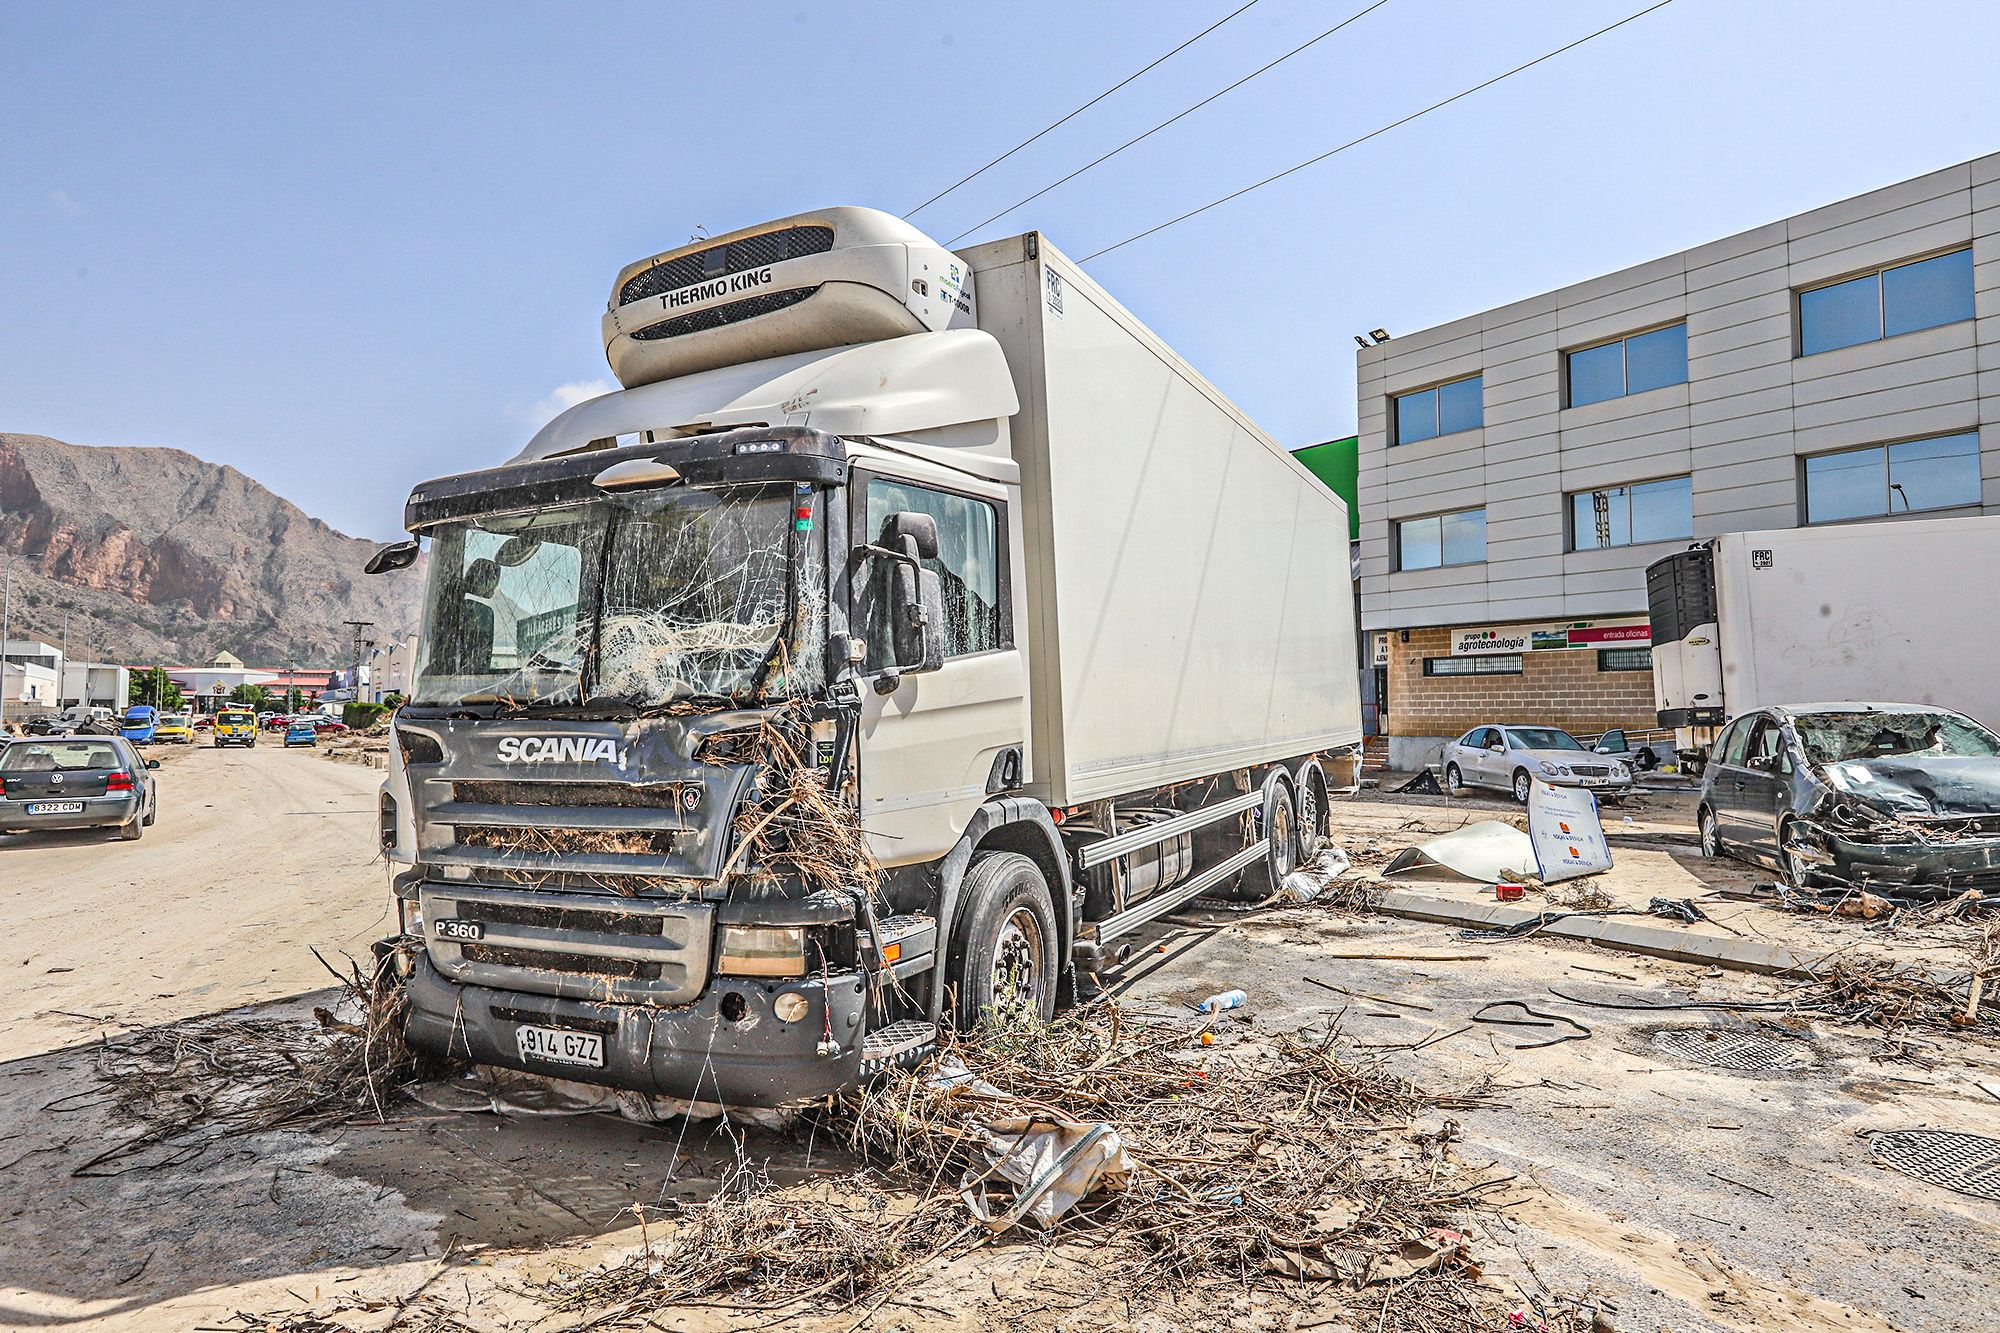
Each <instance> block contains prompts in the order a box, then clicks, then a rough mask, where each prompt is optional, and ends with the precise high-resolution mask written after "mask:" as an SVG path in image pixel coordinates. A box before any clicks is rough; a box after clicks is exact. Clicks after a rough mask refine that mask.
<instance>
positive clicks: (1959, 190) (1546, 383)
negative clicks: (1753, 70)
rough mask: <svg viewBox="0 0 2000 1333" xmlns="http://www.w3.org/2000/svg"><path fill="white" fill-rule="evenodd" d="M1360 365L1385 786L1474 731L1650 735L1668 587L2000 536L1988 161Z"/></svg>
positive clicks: (1999, 329)
mask: <svg viewBox="0 0 2000 1333" xmlns="http://www.w3.org/2000/svg"><path fill="white" fill-rule="evenodd" d="M1358 359H1359V394H1360V402H1359V421H1360V444H1359V455H1360V457H1359V472H1360V475H1359V490H1360V513H1361V557H1360V573H1361V624H1362V629H1363V631H1364V641H1365V643H1366V645H1367V650H1368V652H1369V654H1370V655H1371V657H1372V660H1373V663H1374V670H1375V673H1376V678H1377V687H1378V691H1379V693H1380V696H1381V699H1382V706H1383V714H1384V725H1383V730H1384V731H1385V732H1386V733H1387V735H1388V736H1389V743H1390V756H1389V758H1390V762H1391V765H1392V766H1394V767H1398V768H1410V767H1415V766H1418V765H1419V764H1422V763H1425V762H1429V761H1432V760H1434V759H1435V758H1436V755H1437V752H1438V749H1439V747H1440V746H1441V745H1442V743H1443V741H1445V740H1446V739H1450V738H1453V737H1456V736H1458V735H1461V734H1462V733H1463V732H1465V731H1466V730H1467V729H1469V728H1471V727H1473V726H1475V725H1478V724H1480V723H1482V722H1494V721H1520V722H1528V721H1537V722H1549V723H1554V724H1556V725H1558V726H1562V727H1565V728H1567V729H1568V730H1570V731H1572V732H1573V733H1575V734H1576V735H1578V736H1579V737H1587V736H1589V735H1592V734H1595V733H1597V732H1600V731H1603V730H1606V729H1608V728H1612V727H1626V728H1644V727H1650V726H1652V725H1654V722H1655V718H1654V713H1653V695H1652V673H1651V653H1650V650H1649V645H1650V643H1651V639H1650V634H1649V630H1648V627H1647V619H1646V596H1645V578H1644V571H1645V568H1646V566H1647V565H1648V564H1650V563H1651V562H1652V561H1654V560H1657V559H1659V558H1660V557H1661V556H1663V555H1666V554H1668V553H1670V552H1672V551H1674V550H1677V549H1679V548H1681V547H1683V546H1685V545H1686V544H1687V543H1688V542H1689V541H1691V540H1693V541H1699V540H1704V539H1707V538H1709V537H1713V536H1715V535H1717V534H1719V533H1723V532H1730V531H1742V530H1747V529H1758V528H1777V527H1791V526H1796V525H1800V524H1817V523H1855V522H1893V521H1896V520H1898V519H1901V518H1903V517H1904V516H1906V515H1922V516H1925V517H1932V518H1935V517H1940V516H1949V515H1959V514H1980V513H2000V154H1995V155H1993V156H1989V157H1984V158H1980V159H1978V160H1977V161H1974V162H1970V163H1965V164H1962V165H1960V166H1956V167H1951V168H1948V169H1946V170H1944V171H1938V172H1933V173H1931V174H1929V175H1926V176H1920V177H1918V178H1916V179H1915V180H1910V181H1905V182H1903V183H1902V184H1900V185H1893V186H1890V187H1888V188H1886V189H1882V190H1876V191H1873V192H1871V193H1869V194H1864V195H1860V196H1858V197H1856V198H1853V199H1848V200H1844V201H1842V202H1840V203H1837V204H1832V205H1829V206H1827V207H1825V208H1820V209H1815V210H1813V211H1812V212H1809V213H1802V214H1800V215H1799V216H1797V217H1793V218H1787V219H1785V220H1783V221H1780V222H1773V223H1771V224H1769V225H1768V226H1764V227H1759V228H1756V229H1755V230H1752V231H1747V232H1744V233H1742V234H1740V235H1737V236H1731V237H1728V238H1727V239H1724V240H1720V241H1715V242H1713V243H1711V244H1708V245H1702V246H1697V247H1695V248H1694V249H1692V250H1686V251H1683V252H1681V253H1679V254H1673V255H1668V256H1666V257H1664V258H1662V259H1656V260H1654V261H1652V262H1650V263H1646V264H1640V265H1637V266H1636V267H1633V268H1629V269H1625V270H1623V271H1621V272H1617V273H1612V274H1608V275H1606V276H1604V277H1601V278H1594V279H1592V280H1591V281H1589V282H1582V283H1578V284H1576V285H1574V286H1571V287H1565V288H1563V289H1562V290H1560V291H1554V292H1547V293H1544V294H1542V295H1540V296H1533V297H1529V298H1528V299H1526V300H1523V301H1517V302H1515V303H1513V304H1511V305H1507V306H1502V307H1501V308H1499V309H1497V310H1489V311H1486V312H1484V313H1482V314H1476V315H1470V316H1467V317H1466V318H1464V319H1460V320H1455V321H1453V322H1452V323H1449V324H1444V325H1441V326H1439V327H1437V328H1433V329H1427V330H1424V331H1423V332H1421V333H1417V334H1412V335H1406V336H1397V337H1394V338H1392V339H1389V340H1386V341H1382V342H1379V343H1376V344H1374V345H1372V346H1367V347H1364V348H1363V349H1362V350H1361V352H1360V353H1359V354H1358ZM1982 376H1983V378H1984V384H1983V388H1984V393H1985V395H1986V396H1985V397H1984V398H1982V397H1981V391H1982Z"/></svg>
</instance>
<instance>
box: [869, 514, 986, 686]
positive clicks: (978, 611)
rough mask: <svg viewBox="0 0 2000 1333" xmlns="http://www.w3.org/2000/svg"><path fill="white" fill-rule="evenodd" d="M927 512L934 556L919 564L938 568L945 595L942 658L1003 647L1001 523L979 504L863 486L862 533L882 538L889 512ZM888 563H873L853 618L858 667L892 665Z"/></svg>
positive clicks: (880, 561) (870, 539) (874, 537)
mask: <svg viewBox="0 0 2000 1333" xmlns="http://www.w3.org/2000/svg"><path fill="white" fill-rule="evenodd" d="M900 513H919V514H929V515H930V516H931V517H932V518H935V519H936V520H937V527H938V553H937V559H935V560H926V561H925V562H924V567H925V568H926V569H931V570H935V571H937V575H938V580H939V582H940V583H941V584H942V585H943V592H944V655H945V656H946V657H948V658H949V657H966V656H969V655H970V654H973V653H984V652H990V651H992V650H993V649H995V648H1002V647H1005V646H1006V645H1005V644H1004V643H1002V641H1001V634H1000V554H999V552H1000V518H999V511H998V510H997V509H996V508H995V507H994V506H993V505H991V504H988V503H987V502H986V501H984V500H974V499H972V498H970V497H969V496H964V495H952V494H950V493H949V492H946V491H934V490H931V489H930V488H929V487H926V486H916V485H912V484H911V483H909V482H905V481H888V480H884V479H882V478H879V477H878V478H875V479H874V480H871V481H870V482H869V483H868V499H867V512H866V515H865V521H864V528H863V531H864V534H865V536H866V539H867V540H868V541H871V542H879V541H880V540H881V539H882V526H883V524H884V523H886V522H887V521H888V519H889V516H890V515H891V514H900ZM890 569H891V565H890V562H889V561H886V560H882V559H879V558H878V559H875V560H871V561H870V562H869V565H868V578H867V582H866V584H865V586H864V587H863V589H862V594H861V595H862V605H861V608H860V614H859V616H858V617H857V621H858V623H859V624H860V625H861V628H862V636H863V638H864V639H865V640H866V641H867V644H868V659H867V662H866V663H865V665H864V668H863V669H864V670H867V671H880V670H882V669H883V668H885V667H889V666H893V665H895V649H894V646H893V644H894V640H893V636H892V635H891V633H890V624H889V597H888V591H889V588H890V582H889V575H890Z"/></svg>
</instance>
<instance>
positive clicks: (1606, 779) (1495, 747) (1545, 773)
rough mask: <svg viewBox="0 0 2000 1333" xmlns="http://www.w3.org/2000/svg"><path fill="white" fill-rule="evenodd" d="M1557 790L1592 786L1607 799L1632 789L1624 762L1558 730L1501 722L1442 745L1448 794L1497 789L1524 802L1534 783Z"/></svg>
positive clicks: (1630, 771) (1630, 777) (1628, 772)
mask: <svg viewBox="0 0 2000 1333" xmlns="http://www.w3.org/2000/svg"><path fill="white" fill-rule="evenodd" d="M1535 778H1540V779H1541V780H1542V781H1543V782H1546V783H1548V784H1549V785H1551V786H1555V787H1588V788H1590V789H1591V790H1592V791H1600V792H1603V793H1604V794H1605V795H1607V796H1620V795H1623V794H1624V793H1625V792H1628V791H1630V790H1631V789H1632V770H1631V768H1630V767H1629V766H1627V765H1626V764H1625V762H1624V761H1623V760H1619V759H1613V758H1610V757H1608V756H1603V755H1596V754H1592V753H1591V752H1590V751H1589V750H1586V749H1585V748H1584V747H1583V746H1582V745H1580V744H1578V743H1577V739H1576V737H1574V736H1572V735H1570V734H1569V733H1568V732H1567V731H1564V730H1562V729H1561V728H1560V727H1529V726H1516V725H1514V724H1512V723H1499V724H1496V725H1493V726H1486V727H1474V728H1473V729H1472V730H1471V731H1468V732H1466V733H1465V734H1464V735H1463V736H1460V737H1459V738H1458V739H1457V740H1455V741H1452V742H1451V743H1450V744H1448V745H1446V746H1445V747H1444V785H1445V789H1446V790H1447V791H1454V792H1455V791H1462V790H1464V789H1465V788H1467V787H1498V788H1499V789H1500V790H1502V791H1508V792H1512V793H1513V794H1514V799H1515V800H1517V801H1520V802H1521V803H1523V804H1526V803H1527V800H1528V788H1529V787H1530V785H1531V784H1532V781H1533V779H1535Z"/></svg>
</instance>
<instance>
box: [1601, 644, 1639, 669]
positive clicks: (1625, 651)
mask: <svg viewBox="0 0 2000 1333" xmlns="http://www.w3.org/2000/svg"><path fill="white" fill-rule="evenodd" d="M1597 669H1598V670H1599V671H1651V670H1652V669H1653V650H1652V649H1651V648H1599V649H1598V650H1597Z"/></svg>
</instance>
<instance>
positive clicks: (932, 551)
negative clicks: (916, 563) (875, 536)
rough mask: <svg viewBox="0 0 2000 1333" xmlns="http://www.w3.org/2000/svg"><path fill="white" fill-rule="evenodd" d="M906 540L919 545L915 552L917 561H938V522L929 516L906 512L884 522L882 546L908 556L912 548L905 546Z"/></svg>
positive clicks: (890, 516)
mask: <svg viewBox="0 0 2000 1333" xmlns="http://www.w3.org/2000/svg"><path fill="white" fill-rule="evenodd" d="M905 539H908V540H909V541H913V542H915V543H916V544H917V545H916V551H915V554H916V557H917V559H919V560H935V559H937V553H938V530H937V520H936V519H935V518H933V517H931V516H930V515H929V514H919V513H916V512H914V511H912V510H905V511H903V512H902V513H900V514H891V515H889V517H888V518H887V519H886V520H884V521H883V524H882V544H883V545H884V546H886V547H888V548H889V549H890V550H892V551H899V552H903V553H905V554H908V553H909V552H910V548H909V547H908V546H906V545H904V541H905Z"/></svg>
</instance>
